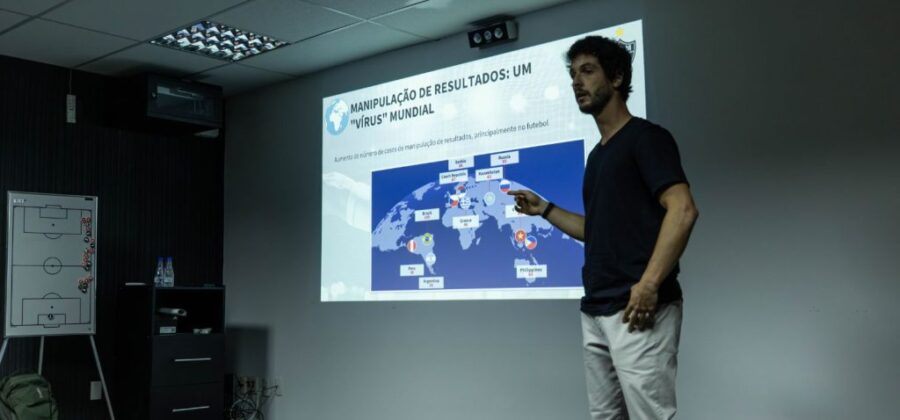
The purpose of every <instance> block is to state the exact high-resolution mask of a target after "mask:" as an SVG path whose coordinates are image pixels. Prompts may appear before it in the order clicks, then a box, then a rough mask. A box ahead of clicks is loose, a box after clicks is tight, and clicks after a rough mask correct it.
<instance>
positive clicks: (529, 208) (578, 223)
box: [507, 190, 584, 241]
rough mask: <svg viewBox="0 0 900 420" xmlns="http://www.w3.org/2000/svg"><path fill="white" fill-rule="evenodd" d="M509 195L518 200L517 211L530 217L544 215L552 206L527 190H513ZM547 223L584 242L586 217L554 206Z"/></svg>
mask: <svg viewBox="0 0 900 420" xmlns="http://www.w3.org/2000/svg"><path fill="white" fill-rule="evenodd" d="M507 194H509V195H511V196H513V197H514V198H515V199H516V211H517V212H519V213H523V214H527V215H529V216H539V215H541V214H543V213H544V210H546V209H547V206H548V205H549V204H550V203H549V202H548V201H546V200H544V199H542V198H541V197H539V196H538V195H537V194H535V193H533V192H531V191H527V190H513V191H510V192H508V193H507ZM547 221H548V222H550V223H552V224H553V226H556V227H557V228H559V230H561V231H563V232H565V233H566V234H567V235H569V236H571V237H573V238H575V239H578V240H579V241H584V216H582V215H580V214H577V213H572V212H570V211H568V210H566V209H564V208H561V207H557V206H553V208H551V209H550V212H549V213H547Z"/></svg>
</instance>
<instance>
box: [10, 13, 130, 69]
mask: <svg viewBox="0 0 900 420" xmlns="http://www.w3.org/2000/svg"><path fill="white" fill-rule="evenodd" d="M131 44H133V42H132V41H129V40H127V39H123V38H119V37H115V36H111V35H104V34H100V33H97V32H92V31H87V30H84V29H78V28H73V27H71V26H67V25H60V24H58V23H53V22H48V21H45V20H41V19H34V20H32V21H30V22H28V23H26V24H24V25H22V26H20V27H18V28H16V29H13V30H11V31H9V32H7V33H5V34H3V36H0V54H3V55H9V56H13V57H18V58H23V59H26V60H32V61H39V62H42V63H49V64H54V65H57V66H62V67H73V66H77V65H79V64H81V63H84V62H85V61H89V60H91V59H94V58H97V57H100V56H103V55H105V54H109V53H110V52H113V51H115V50H118V49H121V48H125V47H127V46H128V45H131Z"/></svg>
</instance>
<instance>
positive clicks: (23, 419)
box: [0, 373, 59, 420]
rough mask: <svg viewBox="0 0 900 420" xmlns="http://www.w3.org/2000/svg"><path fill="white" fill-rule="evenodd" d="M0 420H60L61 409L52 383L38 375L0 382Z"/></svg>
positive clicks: (5, 379)
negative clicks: (51, 389)
mask: <svg viewBox="0 0 900 420" xmlns="http://www.w3.org/2000/svg"><path fill="white" fill-rule="evenodd" d="M0 402H2V404H0V420H6V419H15V420H58V419H59V409H58V408H57V406H56V400H54V399H53V395H52V394H51V393H50V383H49V382H47V380H46V379H44V378H43V377H42V376H41V375H38V374H37V373H25V374H21V375H11V376H7V377H5V378H3V379H2V380H0Z"/></svg>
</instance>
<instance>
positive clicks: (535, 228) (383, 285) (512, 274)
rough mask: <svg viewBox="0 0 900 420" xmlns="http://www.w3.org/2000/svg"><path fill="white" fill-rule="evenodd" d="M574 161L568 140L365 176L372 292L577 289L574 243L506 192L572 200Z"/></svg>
mask: <svg viewBox="0 0 900 420" xmlns="http://www.w3.org/2000/svg"><path fill="white" fill-rule="evenodd" d="M583 162H584V145H583V142H582V141H573V142H568V143H561V144H553V145H547V146H538V147H530V148H523V149H518V150H510V151H503V152H499V153H494V154H489V155H478V156H471V157H462V158H456V159H450V160H444V161H440V162H432V163H423V164H418V165H414V166H409V167H404V168H396V169H388V170H384V171H378V172H374V173H372V209H373V214H372V220H373V221H374V220H377V224H376V226H375V229H374V231H373V232H372V290H421V289H483V288H510V287H578V286H580V285H581V277H580V274H579V273H580V271H581V263H582V257H581V253H582V252H583V248H582V245H581V243H579V242H577V241H575V240H574V239H572V238H570V237H569V236H567V235H566V234H564V233H562V232H561V231H559V230H558V229H556V228H555V227H553V225H551V224H550V223H549V222H547V221H546V220H544V219H542V218H541V217H535V216H525V215H522V214H520V213H518V212H516V211H515V210H514V207H515V202H514V201H513V199H512V197H511V196H509V195H507V194H506V192H507V191H509V190H510V189H523V188H524V189H531V190H535V192H537V193H538V194H540V193H541V191H538V190H537V189H536V188H534V185H540V186H541V187H542V189H547V191H546V193H548V194H550V193H552V195H553V197H556V198H557V199H565V200H566V201H569V202H573V203H577V202H578V199H579V194H580V193H581V192H580V191H579V185H580V183H581V177H582V174H583V170H582V169H581V165H582V164H583ZM542 177H545V178H547V179H546V182H541V181H542V180H541V179H540V178H542ZM413 188H414V189H413ZM405 191H406V192H407V193H406V194H405V195H404V196H403V197H402V198H401V199H399V200H396V199H395V198H396V196H397V195H399V194H402V193H403V192H405ZM398 193H399V194H398ZM385 209H388V210H386V211H385ZM573 210H574V209H573Z"/></svg>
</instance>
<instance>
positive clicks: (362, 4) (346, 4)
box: [307, 0, 427, 19]
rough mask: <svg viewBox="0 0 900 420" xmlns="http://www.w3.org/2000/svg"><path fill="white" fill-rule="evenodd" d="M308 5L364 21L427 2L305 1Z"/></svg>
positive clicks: (402, 0)
mask: <svg viewBox="0 0 900 420" xmlns="http://www.w3.org/2000/svg"><path fill="white" fill-rule="evenodd" d="M307 1H308V2H309V3H313V4H318V5H320V6H325V7H330V8H332V9H335V10H340V11H342V12H344V13H349V14H351V15H353V16H358V17H361V18H364V19H368V18H372V17H375V16H379V15H383V14H385V13H388V12H393V11H394V10H397V9H402V8H404V7H407V6H409V5H412V4H416V3H422V2H423V1H427V0H370V1H359V0H307Z"/></svg>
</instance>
